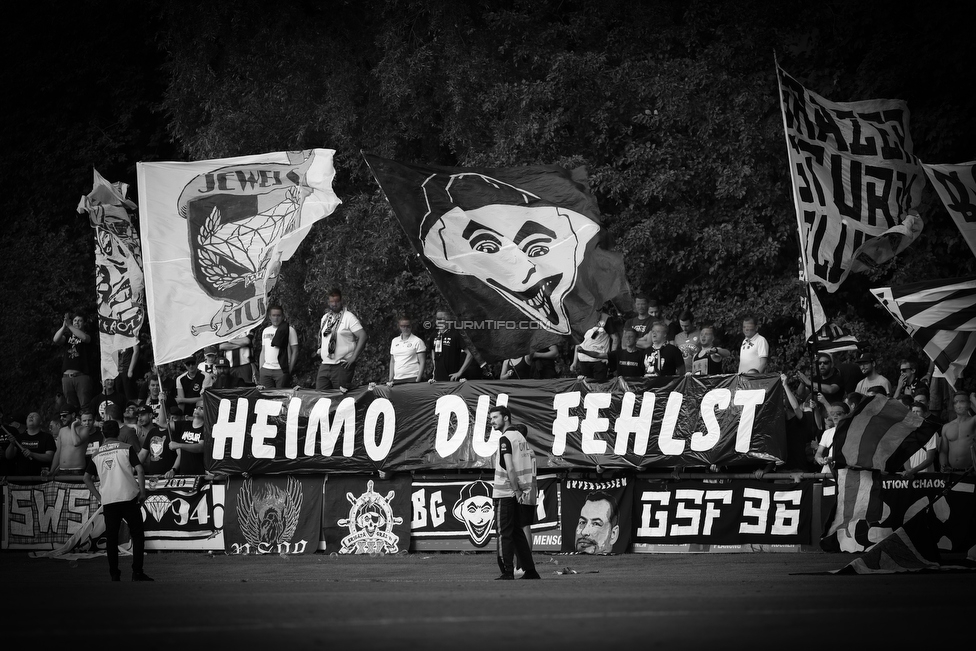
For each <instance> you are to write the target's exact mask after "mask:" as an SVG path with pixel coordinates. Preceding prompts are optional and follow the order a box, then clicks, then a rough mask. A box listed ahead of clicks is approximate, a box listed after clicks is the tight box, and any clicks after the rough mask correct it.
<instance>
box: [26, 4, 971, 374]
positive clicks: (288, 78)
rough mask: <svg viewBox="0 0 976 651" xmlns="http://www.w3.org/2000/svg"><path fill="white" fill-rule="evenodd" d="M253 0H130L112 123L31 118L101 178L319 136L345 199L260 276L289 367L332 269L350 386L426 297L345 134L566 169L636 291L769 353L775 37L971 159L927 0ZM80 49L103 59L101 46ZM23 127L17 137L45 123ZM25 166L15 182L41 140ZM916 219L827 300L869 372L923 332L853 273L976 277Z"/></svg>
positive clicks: (798, 67)
mask: <svg viewBox="0 0 976 651" xmlns="http://www.w3.org/2000/svg"><path fill="white" fill-rule="evenodd" d="M266 9H267V5H266V3H259V2H256V1H254V0H240V1H239V2H235V3H233V4H231V5H226V4H219V3H218V4H216V5H208V6H207V8H206V10H205V11H203V10H201V9H200V6H199V5H198V3H193V2H189V0H172V1H169V2H165V3H163V2H158V3H149V4H147V5H145V7H144V8H143V9H141V10H140V11H141V12H144V13H140V16H139V17H140V20H141V23H140V24H141V25H144V26H147V28H148V27H151V28H152V30H153V33H154V34H155V37H154V38H152V39H146V40H144V41H140V42H138V43H131V42H127V43H126V47H127V48H131V49H132V50H131V51H134V52H139V53H141V54H142V55H145V58H144V61H147V62H149V63H145V64H143V65H142V66H139V65H132V64H131V62H129V61H128V60H126V61H123V62H122V63H121V64H119V65H120V67H121V69H122V72H123V73H125V80H126V81H127V82H129V85H128V87H127V88H125V89H124V90H125V91H126V92H125V93H122V92H121V90H122V89H121V88H120V90H119V91H118V93H119V94H115V95H113V94H112V92H114V91H112V90H111V89H113V88H115V85H114V84H111V83H110V82H108V81H106V80H101V79H100V80H99V83H98V84H96V85H95V87H96V88H97V89H98V92H97V93H95V94H96V95H99V96H104V94H105V93H108V94H109V95H108V96H109V97H110V98H112V100H111V101H107V103H109V104H111V105H112V106H115V107H116V111H115V114H117V120H118V123H117V124H118V125H119V127H120V128H121V132H120V133H119V134H117V135H115V136H114V137H112V138H101V139H100V138H97V137H94V136H92V135H91V134H93V133H96V132H97V131H98V130H97V129H96V128H94V127H91V126H86V124H87V125H90V124H91V121H88V122H86V121H85V120H84V119H79V120H74V121H72V120H69V119H59V120H57V121H58V122H59V124H57V125H54V124H47V126H48V130H52V133H51V134H50V137H51V138H52V139H58V140H60V143H59V144H58V145H56V146H57V148H58V149H60V150H62V151H64V150H71V151H75V150H79V151H84V152H87V155H89V156H90V157H91V158H92V159H93V162H92V163H90V164H94V165H96V166H100V165H102V163H101V162H100V161H101V160H106V161H110V162H111V163H112V164H115V163H119V162H121V161H123V160H125V161H126V167H125V168H124V170H123V171H122V172H121V173H120V174H119V175H118V176H117V177H116V178H115V179H113V180H116V179H118V180H130V181H131V180H132V178H133V177H134V164H135V162H136V160H144V159H147V158H152V157H153V156H154V155H155V154H158V153H159V151H160V148H159V137H158V135H156V134H158V133H160V132H161V131H163V130H164V131H165V132H166V133H167V134H168V137H169V139H170V141H171V146H172V147H173V148H174V149H175V153H176V156H179V157H183V158H188V159H200V158H213V157H223V156H233V155H240V154H250V153H257V152H261V151H274V150H282V149H297V148H309V147H330V148H334V149H336V150H337V154H336V167H337V172H338V175H337V178H336V190H337V192H338V194H339V196H340V197H341V198H342V199H343V201H344V204H343V205H342V206H341V207H340V208H339V210H338V211H337V212H336V213H335V214H333V215H332V216H331V217H330V218H329V219H328V220H327V221H326V222H325V223H323V224H321V225H319V226H317V227H316V228H315V229H314V230H313V233H312V235H310V237H309V238H308V240H307V242H306V243H305V244H304V245H303V246H302V247H301V248H300V249H299V252H298V254H297V255H296V256H295V258H294V259H293V260H292V261H290V262H289V263H287V264H286V265H285V266H284V268H283V269H282V277H281V280H280V281H279V285H278V287H277V289H276V290H275V291H276V294H277V296H276V298H277V300H279V301H280V302H281V303H282V304H283V305H284V307H285V309H286V311H287V313H288V315H289V318H290V319H291V321H292V323H293V324H295V325H296V327H298V329H299V331H300V332H301V333H302V335H303V336H302V362H301V363H300V365H299V369H298V375H299V377H300V380H301V381H302V382H303V384H306V385H307V384H308V383H309V382H310V380H311V377H312V374H313V373H314V368H315V367H314V364H313V362H312V359H313V355H314V352H315V349H316V348H317V345H318V341H317V335H316V330H317V327H318V319H319V317H320V315H321V313H322V311H323V310H324V307H325V294H326V291H327V290H328V289H329V288H330V287H333V286H337V287H340V288H341V289H342V291H343V293H344V294H345V296H346V297H347V300H348V304H349V305H350V307H351V308H352V309H353V311H355V312H356V313H357V314H358V315H359V317H360V318H361V319H362V321H363V322H364V323H365V324H367V328H368V332H369V336H370V345H369V346H368V348H367V351H368V352H367V357H366V358H365V359H364V360H363V362H362V363H361V365H360V370H359V374H360V379H361V380H364V381H365V380H369V379H381V378H383V377H385V368H386V364H387V353H386V350H387V348H388V340H389V338H391V337H392V336H394V334H395V328H394V325H395V324H394V319H395V315H396V314H398V313H408V314H411V315H412V316H414V317H415V318H416V319H417V320H419V321H420V324H421V325H422V323H423V321H424V320H425V319H429V318H430V317H431V316H432V315H433V313H434V311H435V310H436V308H437V306H438V305H439V303H440V299H439V297H438V296H437V293H436V291H435V288H434V287H433V285H432V284H431V282H430V279H429V277H428V276H427V274H426V272H425V271H424V270H423V267H422V265H421V264H420V263H419V260H418V259H417V257H416V255H415V254H414V253H413V252H412V250H411V248H410V247H409V245H408V242H407V240H406V238H405V237H404V236H403V234H402V232H401V230H400V228H399V226H398V224H397V222H396V220H395V218H394V217H393V216H392V213H391V212H390V210H389V208H388V206H387V204H386V202H385V199H384V197H383V196H382V193H381V192H380V191H379V190H378V188H377V187H376V185H375V183H374V182H373V181H372V179H371V177H370V175H369V173H368V170H367V169H366V167H365V165H364V164H363V162H362V158H361V156H360V151H369V152H373V153H376V154H379V155H383V156H386V157H390V158H395V159H399V160H403V161H407V162H417V163H424V164H439V165H459V166H510V165H526V164H533V163H560V164H563V165H566V166H573V167H575V166H579V165H584V166H586V168H587V169H588V171H589V176H590V184H591V189H592V191H593V192H594V194H595V195H596V197H597V199H598V201H599V204H600V207H601V210H602V212H603V213H604V217H605V223H606V224H607V227H608V229H609V232H610V234H611V236H612V241H613V242H614V246H615V248H616V249H618V250H620V251H621V252H623V254H624V256H625V259H626V262H627V269H628V279H629V281H630V283H631V286H632V287H633V288H634V289H635V290H637V291H644V292H646V293H648V294H651V295H654V296H656V297H658V298H659V299H660V300H662V301H663V302H665V303H666V304H667V305H669V306H671V308H672V309H673V310H674V311H679V310H680V309H683V308H685V307H688V308H690V309H692V310H693V311H694V312H695V314H696V315H697V316H698V317H699V319H700V320H706V319H707V320H713V321H715V322H716V323H717V324H718V325H719V326H720V328H722V329H724V330H725V331H726V332H727V333H729V334H734V333H735V332H737V330H738V325H737V320H738V318H739V317H740V316H741V314H742V313H744V312H753V313H755V314H757V315H759V316H760V317H761V319H762V321H763V322H764V323H763V331H764V332H765V333H766V334H767V336H768V337H769V338H770V339H771V341H773V342H774V344H775V353H774V359H773V362H774V368H781V369H787V368H791V367H792V366H793V365H795V364H796V363H797V361H798V359H799V358H800V356H801V355H802V354H803V345H802V321H801V316H802V315H801V311H800V301H799V298H800V295H801V292H802V286H801V285H800V283H799V282H798V280H797V255H798V246H797V233H796V219H795V214H794V210H793V205H792V199H791V191H790V181H789V174H788V168H787V165H786V150H785V142H784V137H783V125H782V118H781V116H780V112H779V107H778V103H777V87H776V76H775V68H774V63H773V61H774V53H775V55H776V56H778V58H779V61H780V64H781V65H783V67H784V68H785V69H786V70H788V71H789V72H790V73H791V74H793V75H794V76H795V77H797V78H798V79H800V80H801V82H803V83H804V84H805V85H806V86H807V87H808V88H810V89H811V90H814V91H816V92H818V93H820V94H822V95H824V96H826V97H828V98H830V99H832V100H834V101H853V100H859V99H868V98H872V97H881V96H886V97H899V98H903V99H906V100H907V101H908V102H909V106H910V107H911V109H912V112H913V113H912V133H913V136H914V139H915V143H916V152H917V153H918V154H919V155H920V156H921V157H922V158H923V160H926V161H929V162H961V161H963V160H971V159H972V158H974V156H973V150H974V147H976V129H974V128H973V125H972V124H971V120H970V119H969V116H971V115H972V114H973V108H974V106H973V101H974V100H973V98H972V96H971V95H972V93H970V92H968V88H967V84H966V83H959V82H960V81H961V80H968V79H969V78H970V77H971V75H970V74H969V72H968V68H967V65H968V62H969V61H972V50H973V44H972V39H970V38H969V37H968V35H967V34H965V31H964V27H963V25H964V24H965V23H964V21H963V20H962V15H961V14H960V15H958V16H948V17H947V16H945V15H938V16H936V15H934V10H933V9H931V8H930V7H926V6H922V5H917V6H913V7H910V8H902V9H899V10H898V11H894V10H893V9H892V8H891V7H890V6H889V5H888V4H887V3H882V2H880V1H877V0H874V1H870V2H861V3H848V2H840V1H828V2H825V3H816V4H811V3H807V2H799V1H797V0H786V1H785V2H782V3H778V4H777V7H776V10H775V11H771V10H770V6H769V5H768V3H763V2H758V1H756V0H737V1H735V2H728V3H711V2H705V1H692V2H687V1H681V2H679V1H677V0H654V1H650V2H639V3H635V2H627V1H625V0H610V1H602V2H597V1H595V0H562V1H560V2H555V1H553V2H539V1H534V2H529V1H528V0H505V1H497V2H487V3H459V2H452V1H450V0H382V1H380V2H376V3H358V2H354V1H353V0H346V1H333V2H324V3H322V2H291V3H284V4H281V5H279V6H276V8H275V11H274V12H269V11H267V10H266ZM942 11H943V12H946V11H955V10H948V9H945V8H943V10H942ZM129 40H137V39H129ZM146 49H152V52H150V53H148V54H147V53H146V52H145V50H146ZM97 54H98V52H97V48H96V51H95V52H94V54H93V56H94V55H97ZM82 61H84V59H83V60H82ZM38 65H40V64H38ZM111 65H112V66H114V65H116V62H113V63H112V64H111ZM91 66H93V67H95V68H99V66H101V67H106V68H107V67H109V64H107V63H105V62H104V61H101V60H98V59H97V57H96V59H95V60H94V61H93V62H92V63H91ZM147 68H148V70H147ZM150 73H151V74H150ZM124 85H125V84H123V86H124ZM93 92H94V91H93ZM126 97H128V98H129V100H127V99H126ZM90 108H91V110H92V113H93V116H94V117H93V118H92V120H93V121H94V122H95V123H96V124H97V123H98V121H99V120H107V119H108V117H109V116H110V115H112V112H111V111H110V110H109V108H108V107H107V106H105V105H103V104H97V105H94V106H91V107H90ZM54 115H60V114H59V113H57V112H55V113H54ZM141 118H146V119H141ZM37 120H39V121H40V122H39V123H37V124H36V125H34V124H33V123H32V125H33V128H32V131H44V129H45V124H46V123H49V122H53V121H54V119H53V117H52V116H45V115H43V114H40V116H39V117H37ZM110 124H115V123H110ZM86 129H87V131H86ZM103 131H104V129H103ZM111 133H115V132H114V131H113V132H111ZM86 134H87V135H86ZM25 137H26V136H25ZM79 140H85V144H84V145H78V146H77V147H76V146H74V145H75V144H76V143H78V141H79ZM21 145H25V143H24V142H21ZM52 146H55V145H52ZM126 157H129V158H128V159H126ZM31 164H32V166H31V167H30V168H29V170H25V171H23V172H22V174H23V176H22V177H21V178H22V179H24V183H25V184H26V185H29V180H28V179H29V178H34V174H35V173H36V172H37V166H38V165H40V164H41V162H40V159H39V158H38V157H36V156H35V157H34V158H33V159H32V160H31ZM64 164H65V165H68V166H72V169H74V176H72V175H71V174H66V175H65V177H64V178H71V179H72V183H78V184H81V185H80V187H77V188H71V192H70V193H68V194H69V195H72V196H76V195H77V194H78V192H79V191H84V190H85V186H84V184H83V183H82V179H81V177H83V176H85V175H86V174H87V170H86V171H85V173H84V174H81V173H79V172H78V171H77V168H78V167H79V166H81V165H80V161H79V160H78V159H77V157H73V158H70V159H69V160H66V161H64ZM84 165H89V163H85V164H84ZM126 175H128V179H126V178H125V177H126ZM47 200H48V199H45V201H47ZM65 205H66V204H64V203H61V204H59V205H57V206H55V205H54V204H51V203H46V204H44V207H43V209H42V211H43V212H44V213H46V214H48V215H50V214H54V213H56V212H59V211H60V212H62V213H63V211H65ZM921 214H922V215H923V217H924V218H925V219H926V226H925V231H924V233H923V236H922V238H921V239H920V240H919V241H918V242H917V243H916V244H914V245H913V246H912V247H911V248H910V249H909V250H908V251H907V252H905V253H904V254H902V255H901V256H899V257H898V258H896V259H895V260H893V261H892V262H890V263H888V264H887V265H884V266H883V267H882V268H881V269H878V270H876V271H875V272H874V273H872V274H871V275H867V276H857V277H852V278H851V279H850V280H848V281H847V282H846V283H845V285H844V287H842V288H841V290H840V291H838V292H837V293H836V294H833V295H830V296H828V297H827V298H826V300H825V307H826V308H827V310H828V313H829V314H831V315H833V316H837V317H840V318H842V319H843V320H845V322H846V323H847V324H848V325H849V326H850V327H851V329H852V330H853V331H854V333H855V334H856V335H858V336H859V338H862V339H863V340H864V341H866V342H867V343H868V344H869V345H871V346H873V347H874V348H875V350H876V351H877V352H878V353H879V354H882V355H884V356H885V363H883V364H882V371H888V372H890V371H891V370H892V369H893V368H894V363H895V360H896V358H897V356H901V355H904V354H912V355H916V356H917V355H919V354H920V351H918V350H917V349H915V348H914V347H913V345H912V344H911V343H910V342H908V340H907V338H906V337H905V336H904V334H903V333H902V332H901V331H900V329H899V328H898V327H897V326H895V325H894V324H893V323H892V322H891V320H890V318H889V317H887V316H886V314H884V313H883V312H882V311H881V310H880V309H878V308H876V307H875V306H874V302H873V300H872V299H871V298H870V297H869V295H868V294H867V289H868V288H869V287H873V286H879V285H882V284H897V283H901V282H909V281H913V280H922V279H928V278H938V277H951V276H957V275H963V274H968V273H972V272H973V259H972V256H971V255H970V253H969V251H968V249H967V247H966V246H965V244H964V243H962V242H961V239H960V238H959V236H958V232H957V231H956V229H955V227H954V225H953V224H952V223H951V221H950V220H949V218H948V216H947V215H946V214H945V211H944V210H943V209H942V207H941V204H940V203H939V201H938V199H937V197H935V195H934V193H932V192H931V191H929V192H927V193H926V195H925V198H924V203H923V205H922V206H921ZM48 218H49V217H48ZM81 250H82V249H79V252H80V251H81ZM79 255H81V254H80V253H79ZM88 280H90V279H85V278H78V279H75V282H76V283H78V285H77V286H78V287H85V286H86V285H85V284H84V283H85V282H86V281H88ZM69 284H70V283H69ZM87 286H90V283H89V284H88V285H87ZM78 291H79V292H80V293H79V295H81V294H83V293H84V292H87V291H88V290H87V289H85V290H78ZM13 327H20V328H21V329H23V326H22V322H17V323H16V324H13ZM50 352H51V351H50V350H48V351H47V353H46V354H48V355H50ZM16 354H18V355H20V356H21V358H27V356H28V355H33V357H32V359H35V358H37V357H38V355H40V351H28V350H23V351H20V350H18V351H17V353H16Z"/></svg>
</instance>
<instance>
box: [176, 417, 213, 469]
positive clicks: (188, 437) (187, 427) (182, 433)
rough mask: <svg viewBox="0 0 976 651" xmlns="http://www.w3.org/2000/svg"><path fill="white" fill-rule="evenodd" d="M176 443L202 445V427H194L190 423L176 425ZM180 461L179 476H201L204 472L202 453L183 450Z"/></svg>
mask: <svg viewBox="0 0 976 651" xmlns="http://www.w3.org/2000/svg"><path fill="white" fill-rule="evenodd" d="M174 438H175V440H176V441H177V442H178V443H203V425H200V426H199V427H194V426H193V423H192V422H190V421H185V422H182V423H177V424H176V436H175V437H174ZM180 454H181V455H182V458H181V459H180V474H181V475H202V474H204V473H205V472H206V468H204V465H203V452H189V451H187V450H183V451H182V452H181V453H180Z"/></svg>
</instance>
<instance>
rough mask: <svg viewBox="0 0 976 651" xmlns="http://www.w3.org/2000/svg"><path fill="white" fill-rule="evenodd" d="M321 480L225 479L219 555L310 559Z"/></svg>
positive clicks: (317, 523) (319, 520)
mask: <svg viewBox="0 0 976 651" xmlns="http://www.w3.org/2000/svg"><path fill="white" fill-rule="evenodd" d="M322 482H323V478H322V476H317V477H316V476H311V475H287V476H258V477H248V478H246V479H242V478H240V477H230V478H228V479H227V492H226V496H225V498H224V505H225V508H224V514H223V518H224V551H225V552H226V553H227V554H232V555H247V554H312V553H314V552H315V550H316V549H317V548H318V543H319V536H320V535H321V530H322Z"/></svg>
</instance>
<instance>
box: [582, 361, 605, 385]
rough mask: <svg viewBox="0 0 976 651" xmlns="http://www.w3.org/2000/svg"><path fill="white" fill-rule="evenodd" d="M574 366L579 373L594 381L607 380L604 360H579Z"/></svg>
mask: <svg viewBox="0 0 976 651" xmlns="http://www.w3.org/2000/svg"><path fill="white" fill-rule="evenodd" d="M576 367H577V368H578V369H579V374H580V375H582V376H583V377H585V378H587V379H588V380H593V381H594V382H606V381H607V363H606V362H579V363H578V364H577V365H576Z"/></svg>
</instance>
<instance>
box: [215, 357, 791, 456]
mask: <svg viewBox="0 0 976 651" xmlns="http://www.w3.org/2000/svg"><path fill="white" fill-rule="evenodd" d="M494 405H507V406H508V407H509V408H510V409H511V411H512V414H513V420H514V421H515V422H518V423H524V424H525V425H526V427H527V428H528V436H527V439H528V441H529V443H530V444H531V445H532V446H533V449H534V451H535V454H536V459H537V463H538V466H539V469H540V471H541V470H544V469H547V468H548V469H557V468H558V469H572V468H581V469H589V468H595V467H597V466H601V467H603V468H626V469H640V468H650V467H654V468H669V467H674V466H708V465H710V464H717V465H722V466H742V465H747V464H754V463H756V462H763V461H781V460H784V459H785V452H786V445H785V434H784V418H785V417H784V408H783V389H782V385H781V384H780V379H779V376H778V375H728V376H712V377H693V376H688V377H681V378H658V379H651V378H648V379H642V380H640V381H637V382H626V381H624V380H616V381H614V382H609V383H606V384H589V385H588V384H587V383H585V382H582V381H578V380H548V381H546V380H525V381H518V382H487V381H486V382H473V381H472V382H464V383H460V384H455V383H443V384H432V385H429V384H407V385H400V386H396V387H392V388H390V387H385V386H381V387H376V388H375V389H373V390H369V389H368V388H367V387H360V388H358V389H354V390H352V391H349V392H347V393H340V392H338V391H334V392H317V391H301V390H299V391H290V390H288V391H284V390H259V389H228V390H220V391H208V392H206V393H205V395H204V409H205V419H206V444H205V447H204V453H205V455H206V460H207V467H208V469H209V470H210V471H211V472H214V473H224V474H230V475H233V474H240V473H245V472H246V473H251V474H267V473H293V472H313V471H319V472H320V471H348V472H375V471H377V470H384V471H409V470H447V469H450V470H467V469H487V468H492V467H493V461H492V455H494V454H495V451H496V449H497V446H498V437H499V435H500V434H499V432H497V431H493V430H492V429H491V427H490V425H489V418H488V412H489V410H490V409H491V407H492V406H494Z"/></svg>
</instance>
